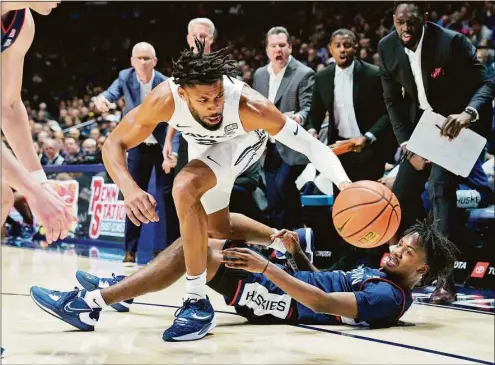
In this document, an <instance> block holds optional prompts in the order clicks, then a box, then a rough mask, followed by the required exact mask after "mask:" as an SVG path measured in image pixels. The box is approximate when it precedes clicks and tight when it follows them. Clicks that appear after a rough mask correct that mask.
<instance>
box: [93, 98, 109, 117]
mask: <svg viewBox="0 0 495 365" xmlns="http://www.w3.org/2000/svg"><path fill="white" fill-rule="evenodd" d="M110 104H111V103H110V101H108V100H107V98H105V97H104V96H103V95H99V96H97V97H96V99H95V106H96V109H98V111H100V112H101V113H104V112H107V111H108V110H110Z"/></svg>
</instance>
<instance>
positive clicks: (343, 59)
mask: <svg viewBox="0 0 495 365" xmlns="http://www.w3.org/2000/svg"><path fill="white" fill-rule="evenodd" d="M339 59H340V60H341V61H347V55H346V54H341V55H340V56H339Z"/></svg>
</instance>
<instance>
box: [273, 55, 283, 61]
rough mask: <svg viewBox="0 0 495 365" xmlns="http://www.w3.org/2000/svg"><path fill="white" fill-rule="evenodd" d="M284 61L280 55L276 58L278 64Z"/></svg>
mask: <svg viewBox="0 0 495 365" xmlns="http://www.w3.org/2000/svg"><path fill="white" fill-rule="evenodd" d="M283 60H284V58H283V57H282V56H280V55H279V56H277V57H275V61H277V62H282V61H283Z"/></svg>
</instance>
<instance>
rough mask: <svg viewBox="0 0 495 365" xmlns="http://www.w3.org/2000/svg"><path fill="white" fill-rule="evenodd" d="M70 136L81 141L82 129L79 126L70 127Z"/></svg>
mask: <svg viewBox="0 0 495 365" xmlns="http://www.w3.org/2000/svg"><path fill="white" fill-rule="evenodd" d="M69 136H70V137H72V138H74V139H75V140H76V141H77V142H79V141H80V140H81V131H80V130H79V128H76V127H72V128H71V129H69Z"/></svg>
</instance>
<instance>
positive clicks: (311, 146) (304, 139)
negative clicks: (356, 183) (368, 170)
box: [239, 88, 351, 190]
mask: <svg viewBox="0 0 495 365" xmlns="http://www.w3.org/2000/svg"><path fill="white" fill-rule="evenodd" d="M239 110H240V116H241V120H242V123H243V126H244V129H246V130H248V131H251V130H254V129H264V130H265V131H267V132H268V133H269V134H270V135H271V136H273V137H274V138H275V139H276V140H277V141H279V142H281V143H283V144H284V145H286V146H288V147H290V148H292V149H294V150H296V151H298V152H301V153H303V154H305V155H306V156H307V157H308V159H309V160H310V161H311V163H312V164H313V165H314V166H315V167H316V169H317V170H318V171H320V172H321V173H322V174H323V175H324V176H326V177H328V178H330V179H331V180H332V181H333V183H334V184H335V185H337V186H338V187H339V189H340V190H343V189H344V188H345V186H347V185H348V184H350V183H351V180H350V179H349V177H348V176H347V174H346V172H345V170H344V168H343V167H342V164H341V163H340V161H339V159H338V157H337V156H336V155H335V154H334V153H333V152H332V150H331V149H330V148H328V146H326V145H324V144H323V143H321V142H320V141H319V140H317V139H316V138H314V137H312V136H311V135H310V134H309V133H308V132H307V131H306V130H305V129H304V128H302V127H301V126H300V125H299V124H297V123H296V122H294V121H293V120H292V119H290V118H288V117H286V116H284V115H283V114H282V113H280V111H279V110H278V109H277V108H276V107H275V105H273V104H272V103H271V102H270V101H269V100H268V99H266V98H264V97H263V96H262V95H261V94H259V93H257V92H256V91H254V90H252V89H248V88H245V92H244V95H243V98H242V99H241V105H240V107H239Z"/></svg>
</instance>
